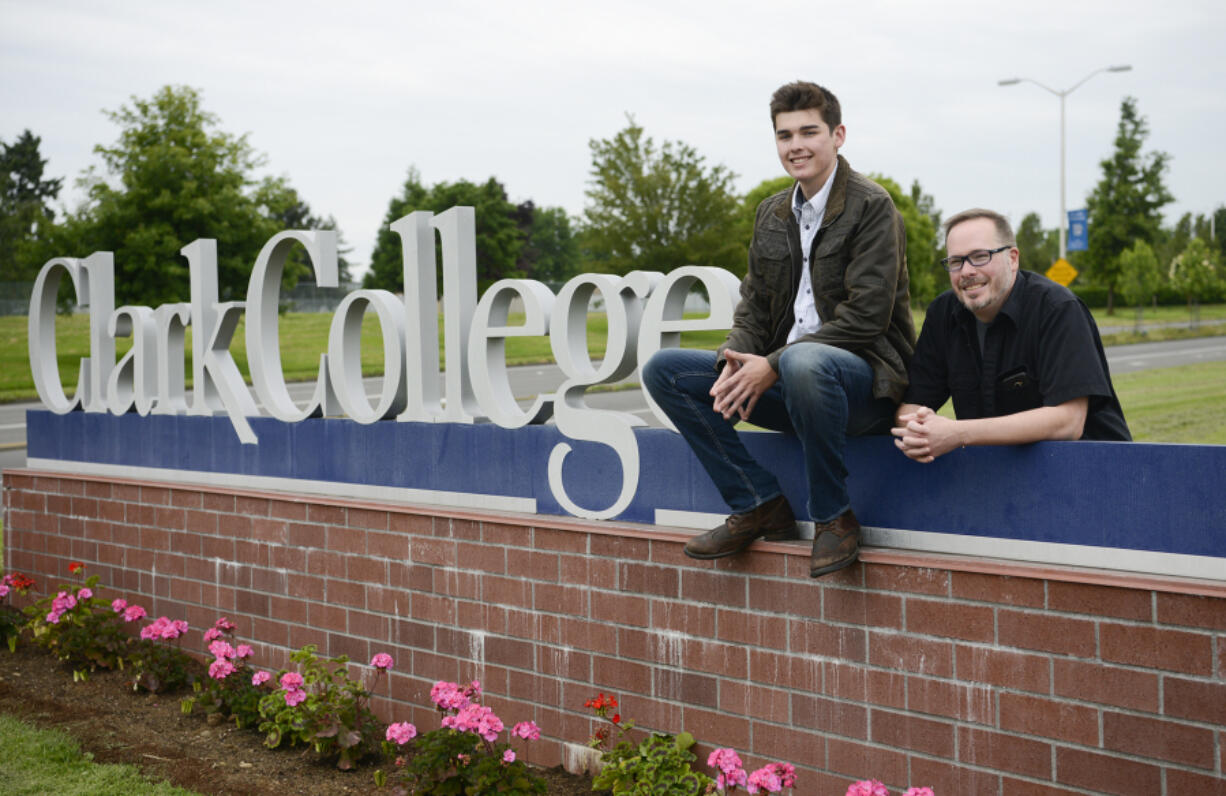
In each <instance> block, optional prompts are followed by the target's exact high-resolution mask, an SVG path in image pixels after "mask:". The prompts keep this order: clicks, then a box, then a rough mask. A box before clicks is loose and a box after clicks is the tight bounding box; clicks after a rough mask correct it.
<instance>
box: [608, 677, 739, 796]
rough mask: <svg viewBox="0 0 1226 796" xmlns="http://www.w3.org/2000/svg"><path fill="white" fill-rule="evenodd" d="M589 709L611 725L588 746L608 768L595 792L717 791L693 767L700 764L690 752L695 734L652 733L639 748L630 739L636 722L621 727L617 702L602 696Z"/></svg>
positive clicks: (675, 794) (676, 795) (684, 795)
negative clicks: (599, 754) (629, 736)
mask: <svg viewBox="0 0 1226 796" xmlns="http://www.w3.org/2000/svg"><path fill="white" fill-rule="evenodd" d="M584 707H588V708H591V709H592V710H593V711H594V712H595V714H596V715H597V716H598V717H599V718H601V719H604V720H605V721H607V722H608V724H607V725H602V726H600V727H599V728H597V730H596V732H595V734H594V735H593V736H592V738H591V740H590V741H588V745H589V746H591V747H593V748H595V749H601V750H602V752H601V756H600V762H601V764H602V765H603V768H601V770H600V773H599V774H597V775H596V778H595V779H594V780H593V782H592V787H593V788H595V789H597V790H600V789H605V790H611V791H612V792H613V793H614V794H615V796H622V794H627V795H628V796H661V794H663V795H664V796H692V795H693V794H697V793H704V792H707V790H708V788H710V789H712V790H713V789H714V787H715V780H713V779H711V778H710V777H708V776H707V775H706V774H703V773H702V772H699V771H694V770H693V769H692V768H691V767H690V763H692V762H694V760H696V759H697V758H695V757H694V754H693V752H691V751H690V748H691V747H692V746H693V745H694V736H693V735H691V734H690V733H688V732H683V733H680V734H679V735H676V736H673V735H669V734H667V733H652V734H651V735H650V736H648V737H647V738H644V739H643V740H642V741H640V742H638V743H634V741H633V739H627V738H626V735H627V734H628V733H629V732H630V730H631V729H633V727H634V721H633V720H626V721H622V718H621V714H620V713H616V712H614V710H615V709H616V708H617V699H616V698H615V697H611V696H609V697H606V696H605V695H604V694H600V695H599V696H597V697H595V698H593V699H589V700H588V701H587V702H585V703H584ZM614 732H616V738H614V737H613V733H614Z"/></svg>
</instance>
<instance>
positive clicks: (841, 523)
mask: <svg viewBox="0 0 1226 796" xmlns="http://www.w3.org/2000/svg"><path fill="white" fill-rule="evenodd" d="M813 528H814V534H813V554H812V555H811V556H809V576H810V577H813V578H818V577H821V576H822V575H827V574H829V573H831V572H836V571H838V570H840V569H842V568H843V567H848V566H851V565H852V564H853V563H855V560H856V558H857V557H858V556H859V555H860V523H859V522H857V521H856V515H855V514H853V513H852V511H851V509H848V510H847V511H845V512H843V513H842V514H840V515H839V516H837V517H835V518H834V519H833V520H831V521H830V522H815V523H813Z"/></svg>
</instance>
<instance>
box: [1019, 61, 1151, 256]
mask: <svg viewBox="0 0 1226 796" xmlns="http://www.w3.org/2000/svg"><path fill="white" fill-rule="evenodd" d="M1130 69H1132V66H1131V65H1129V64H1123V65H1120V66H1104V67H1103V68H1102V69H1095V70H1094V71H1093V72H1091V73H1090V74H1088V75H1086V76H1085V77H1083V78H1082V79H1081V80H1078V81H1077V82H1076V83H1074V84H1073V85H1072V86H1071V87H1069V88H1066V89H1065V90H1064V91H1057V90H1056V89H1054V88H1051V87H1050V86H1045V85H1043V84H1042V83H1040V82H1039V81H1037V80H1031V79H1030V78H1028V77H1011V78H1008V79H1006V80H998V81H996V85H998V86H1015V85H1017V84H1018V83H1033V84H1035V85H1036V86H1038V87H1039V88H1041V89H1043V90H1044V91H1048V92H1050V93H1052V94H1055V95H1056V96H1057V97H1059V98H1060V259H1061V260H1063V259H1064V256H1065V255H1066V254H1068V251H1067V249H1066V248H1065V246H1066V243H1065V241H1066V237H1067V230H1068V211H1067V210H1066V208H1065V202H1064V98H1065V97H1067V96H1068V95H1069V94H1072V93H1073V92H1074V91H1076V90H1077V89H1078V88H1080V87H1081V85H1082V84H1084V83H1085V82H1086V81H1087V80H1089V79H1090V78H1092V77H1094V76H1095V75H1097V74H1099V73H1101V72H1127V71H1129V70H1130Z"/></svg>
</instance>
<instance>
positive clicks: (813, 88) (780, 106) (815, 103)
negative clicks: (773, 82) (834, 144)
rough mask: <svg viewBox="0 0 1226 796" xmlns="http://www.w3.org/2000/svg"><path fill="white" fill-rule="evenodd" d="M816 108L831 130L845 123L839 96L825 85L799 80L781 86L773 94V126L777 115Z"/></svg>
mask: <svg viewBox="0 0 1226 796" xmlns="http://www.w3.org/2000/svg"><path fill="white" fill-rule="evenodd" d="M810 109H813V110H816V111H817V112H818V113H820V114H821V115H822V121H824V122H825V123H826V126H827V127H829V128H830V129H831V130H833V129H834V128H836V127H838V126H839V125H840V124H842V123H843V110H842V108H840V107H839V98H838V97H836V96H834V93H833V92H832V91H830V90H829V89H828V88H826V87H824V86H819V85H818V84H816V83H809V82H807V81H804V80H797V81H796V82H794V83H788V84H787V85H786V86H780V87H779V88H778V89H776V90H775V93H774V94H772V95H771V127H772V128H774V126H775V117H776V116H778V115H779V114H781V113H787V112H788V111H807V110H810Z"/></svg>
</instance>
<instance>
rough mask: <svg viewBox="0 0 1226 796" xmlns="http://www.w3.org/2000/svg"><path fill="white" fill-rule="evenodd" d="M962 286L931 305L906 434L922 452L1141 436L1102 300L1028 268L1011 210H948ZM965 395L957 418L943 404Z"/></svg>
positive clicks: (898, 427)
mask: <svg viewBox="0 0 1226 796" xmlns="http://www.w3.org/2000/svg"><path fill="white" fill-rule="evenodd" d="M945 249H946V253H947V254H948V255H949V256H948V257H946V258H945V259H944V260H942V261H941V263H942V265H944V266H945V270H946V271H948V272H949V282H950V285H951V287H952V290H949V291H946V292H945V293H942V294H941V295H940V296H938V297H937V298H936V300H935V301H933V302H932V304H931V305H930V306H929V307H928V314H927V316H926V317H925V318H924V327H923V329H922V330H921V331H920V336H919V342H917V343H916V347H915V356H914V357H913V358H912V360H911V367H910V370H909V375H910V379H911V380H910V385H909V386H908V387H907V393H906V396H905V397H904V398H903V403H902V404H901V405H900V406H899V407H898V411H897V417H896V423H895V428H894V430H893V434H894V437H895V440H894V444H895V445H897V446H898V448H899V450H901V451H902V452H903V453H905V454H906V455H907V456H908V457H910V458H912V459H914V460H916V461H918V462H931V461H932V460H933V459H935V458H936V457H938V456H941V455H942V454H945V453H948V452H949V451H951V450H953V449H955V448H960V447H965V446H967V445H1019V444H1022V443H1027V442H1037V441H1039V440H1045V439H1069V440H1072V439H1095V440H1129V439H1131V438H1132V437H1131V436H1130V435H1129V433H1128V425H1127V424H1126V423H1125V422H1124V413H1123V411H1122V410H1121V409H1120V402H1119V400H1118V399H1117V398H1116V396H1115V389H1114V388H1113V387H1112V385H1111V373H1110V371H1109V370H1108V368H1107V357H1106V355H1105V354H1104V353H1103V344H1102V340H1101V339H1100V338H1099V336H1098V327H1097V326H1095V324H1094V320H1093V318H1092V317H1091V316H1090V311H1089V310H1088V309H1087V308H1086V305H1085V304H1084V303H1082V301H1081V299H1079V298H1077V296H1075V295H1074V294H1073V292H1072V291H1071V290H1069V289H1068V288H1066V287H1063V286H1062V285H1058V284H1056V283H1055V282H1052V281H1051V280H1050V279H1048V278H1046V277H1044V276H1042V275H1040V274H1037V273H1034V272H1032V271H1019V270H1018V260H1019V255H1018V250H1017V244H1016V242H1015V240H1014V237H1013V230H1012V228H1011V227H1010V226H1009V222H1008V220H1006V219H1005V218H1004V217H1003V216H1001V215H1000V214H999V213H995V212H993V211H991V210H983V209H978V208H977V209H973V210H966V211H964V212H961V213H958V214H957V215H956V216H953V217H952V218H950V219H949V220H948V221H946V222H945ZM951 396H952V397H953V402H954V414H955V415H956V416H957V418H958V419H957V420H950V419H949V418H946V417H942V416H941V415H938V414H937V413H936V410H938V409H939V408H940V407H941V406H942V405H943V404H944V403H945V401H946V399H948V398H950V397H951Z"/></svg>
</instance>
